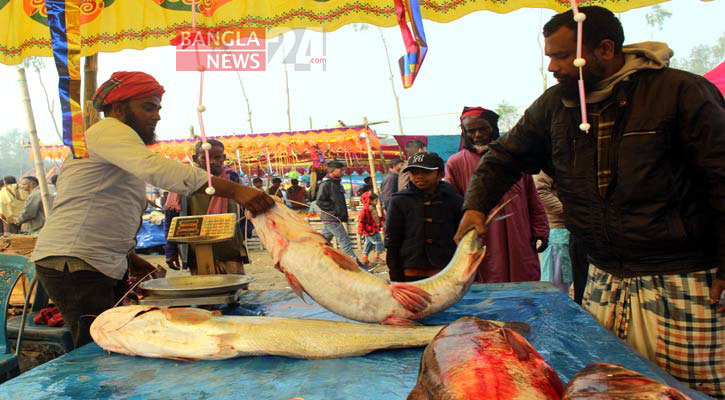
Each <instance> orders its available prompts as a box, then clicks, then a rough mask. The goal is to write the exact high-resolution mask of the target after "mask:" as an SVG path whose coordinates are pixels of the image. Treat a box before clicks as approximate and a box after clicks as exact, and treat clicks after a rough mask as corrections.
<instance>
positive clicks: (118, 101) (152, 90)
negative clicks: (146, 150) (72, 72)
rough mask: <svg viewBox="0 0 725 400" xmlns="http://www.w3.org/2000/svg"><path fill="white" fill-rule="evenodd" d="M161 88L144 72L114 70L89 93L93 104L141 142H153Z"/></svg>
mask: <svg viewBox="0 0 725 400" xmlns="http://www.w3.org/2000/svg"><path fill="white" fill-rule="evenodd" d="M164 92H165V90H164V87H163V86H161V85H160V84H159V83H158V82H157V81H156V79H154V77H153V76H151V75H149V74H147V73H145V72H125V71H124V72H115V73H114V74H113V75H111V79H109V80H107V81H106V82H105V83H103V84H102V85H101V86H100V87H99V88H98V90H96V93H95V94H94V95H93V107H94V108H95V109H96V110H98V111H103V113H104V114H105V115H106V116H107V117H108V116H113V117H116V118H117V119H119V121H122V122H124V123H125V124H126V125H128V126H130V127H131V128H133V130H135V131H136V133H138V135H139V136H140V137H141V140H143V142H144V143H145V144H152V143H154V142H155V141H156V134H155V129H156V123H157V122H158V121H159V119H161V117H160V116H159V113H158V110H160V109H161V96H163V94H164Z"/></svg>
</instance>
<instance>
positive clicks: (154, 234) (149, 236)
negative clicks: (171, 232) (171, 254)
mask: <svg viewBox="0 0 725 400" xmlns="http://www.w3.org/2000/svg"><path fill="white" fill-rule="evenodd" d="M165 244H166V232H164V223H162V224H161V225H156V224H153V223H150V222H149V221H143V223H142V224H141V228H140V229H139V230H138V233H136V248H137V249H149V248H151V247H156V246H163V245H165Z"/></svg>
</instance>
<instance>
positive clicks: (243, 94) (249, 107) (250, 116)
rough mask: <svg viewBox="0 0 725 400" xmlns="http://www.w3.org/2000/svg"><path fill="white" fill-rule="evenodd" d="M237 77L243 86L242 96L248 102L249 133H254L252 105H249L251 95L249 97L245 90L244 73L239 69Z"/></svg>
mask: <svg viewBox="0 0 725 400" xmlns="http://www.w3.org/2000/svg"><path fill="white" fill-rule="evenodd" d="M237 79H239V86H241V87H242V96H244V101H246V102H247V122H248V123H249V133H254V128H253V127H252V107H251V106H250V105H249V97H247V92H246V91H245V90H244V83H243V82H242V75H240V74H239V71H237Z"/></svg>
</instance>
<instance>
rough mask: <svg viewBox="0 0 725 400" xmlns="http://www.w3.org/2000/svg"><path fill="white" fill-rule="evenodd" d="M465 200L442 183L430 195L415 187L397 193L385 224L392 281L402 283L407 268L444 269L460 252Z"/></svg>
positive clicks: (389, 208)
mask: <svg viewBox="0 0 725 400" xmlns="http://www.w3.org/2000/svg"><path fill="white" fill-rule="evenodd" d="M462 206H463V197H461V196H460V195H459V194H457V193H456V192H455V191H454V189H453V186H451V185H450V184H448V183H446V182H443V181H441V182H440V184H439V186H438V191H436V192H435V193H434V194H432V195H427V194H425V193H423V192H422V191H420V190H419V189H418V188H416V187H415V185H413V184H412V183H409V184H408V187H407V188H406V189H404V190H403V191H400V192H396V193H393V196H392V198H391V199H390V202H389V203H388V215H387V220H386V222H385V247H386V248H387V249H388V257H387V259H388V260H392V263H393V265H390V262H388V268H390V277H391V279H393V280H402V279H401V276H402V269H403V268H416V269H439V268H444V267H445V266H446V264H448V262H449V261H450V260H451V257H453V253H455V252H456V243H455V242H454V241H453V236H454V235H455V233H456V229H457V228H458V223H459V222H460V221H461V217H462V216H463V211H462V208H461V207H462Z"/></svg>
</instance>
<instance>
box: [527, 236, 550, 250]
mask: <svg viewBox="0 0 725 400" xmlns="http://www.w3.org/2000/svg"><path fill="white" fill-rule="evenodd" d="M539 241H541V243H540V244H539V245H538V246H537V243H538V242H539ZM548 246H549V239H548V238H539V237H534V236H532V237H531V247H533V248H534V251H536V252H537V253H541V252H542V251H544V250H546V248H547V247H548Z"/></svg>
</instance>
